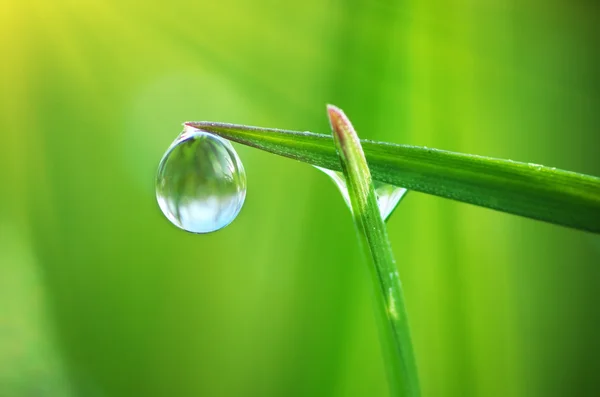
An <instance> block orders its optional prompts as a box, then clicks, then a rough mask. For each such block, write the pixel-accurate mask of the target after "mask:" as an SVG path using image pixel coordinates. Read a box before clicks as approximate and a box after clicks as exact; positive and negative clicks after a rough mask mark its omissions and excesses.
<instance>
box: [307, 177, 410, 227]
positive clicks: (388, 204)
mask: <svg viewBox="0 0 600 397" xmlns="http://www.w3.org/2000/svg"><path fill="white" fill-rule="evenodd" d="M315 168H317V169H320V170H321V171H323V172H324V173H325V174H327V175H329V177H330V178H331V179H332V180H333V182H334V183H335V185H336V186H337V187H338V189H340V193H342V197H343V198H344V201H345V202H346V204H347V205H348V208H350V210H352V204H351V203H350V196H349V195H348V188H347V186H346V178H344V174H342V173H341V172H338V171H333V170H329V169H327V168H321V167H317V166H315ZM373 187H374V188H375V196H376V197H377V206H378V207H379V213H380V214H381V217H382V218H383V220H384V221H385V220H386V219H388V218H389V217H390V215H391V214H392V212H394V210H395V209H396V207H397V206H398V203H400V200H401V199H402V197H404V195H405V194H406V192H407V190H406V189H405V188H403V187H398V186H394V185H390V184H389V183H384V182H380V181H373Z"/></svg>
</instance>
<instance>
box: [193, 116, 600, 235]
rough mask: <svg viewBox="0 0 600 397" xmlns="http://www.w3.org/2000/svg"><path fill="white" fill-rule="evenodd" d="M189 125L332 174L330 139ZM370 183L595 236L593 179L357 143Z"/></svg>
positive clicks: (598, 223)
mask: <svg viewBox="0 0 600 397" xmlns="http://www.w3.org/2000/svg"><path fill="white" fill-rule="evenodd" d="M186 124H189V125H191V126H194V127H196V128H199V129H202V130H205V131H208V132H211V133H214V134H217V135H220V136H222V137H224V138H227V139H230V140H232V141H235V142H239V143H242V144H245V145H249V146H253V147H256V148H259V149H262V150H266V151H268V152H271V153H275V154H278V155H281V156H285V157H290V158H293V159H296V160H300V161H304V162H307V163H310V164H313V165H317V166H320V167H325V168H329V169H333V170H336V171H340V170H341V167H340V164H339V162H338V161H337V156H336V153H335V149H334V145H333V142H332V138H331V137H330V136H327V135H321V134H315V133H312V132H299V131H287V130H279V129H273V128H259V127H248V126H242V125H235V124H224V123H213V122H188V123H186ZM361 145H362V147H363V150H364V152H365V156H366V158H367V161H368V163H369V168H370V170H371V174H372V175H373V178H374V179H376V180H379V181H382V182H386V183H390V184H392V185H396V186H402V187H406V188H408V189H411V190H416V191H420V192H424V193H429V194H434V195H437V196H441V197H446V198H450V199H454V200H458V201H463V202H466V203H471V204H475V205H479V206H482V207H487V208H492V209H496V210H499V211H504V212H508V213H512V214H517V215H522V216H526V217H529V218H533V219H538V220H542V221H546V222H551V223H555V224H558V225H563V226H569V227H573V228H576V229H581V230H587V231H591V232H595V233H598V232H600V178H597V177H594V176H590V175H585V174H578V173H575V172H569V171H563V170H559V169H556V168H550V167H545V166H542V165H539V164H527V163H520V162H517V161H512V160H503V159H495V158H490V157H483V156H476V155H470V154H462V153H453V152H449V151H445V150H438V149H429V148H425V147H418V146H410V145H398V144H392V143H387V142H375V141H361Z"/></svg>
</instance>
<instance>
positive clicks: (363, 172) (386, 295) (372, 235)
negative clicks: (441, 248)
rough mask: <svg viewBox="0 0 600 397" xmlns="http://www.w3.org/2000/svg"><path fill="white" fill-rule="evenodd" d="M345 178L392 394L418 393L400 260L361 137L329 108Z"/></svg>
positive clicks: (346, 120) (343, 116) (340, 113)
mask: <svg viewBox="0 0 600 397" xmlns="http://www.w3.org/2000/svg"><path fill="white" fill-rule="evenodd" d="M327 111H328V114H329V121H330V123H331V128H332V130H333V137H334V142H335V146H336V149H337V152H338V156H339V159H340V163H341V168H342V171H343V173H344V176H345V178H346V183H347V187H348V194H349V196H350V201H351V203H352V214H353V218H354V224H355V225H356V228H357V232H358V237H359V240H360V243H361V246H362V249H363V252H364V253H365V256H366V257H367V260H368V263H369V271H370V273H371V276H372V280H373V286H374V289H375V290H374V295H375V300H376V302H375V303H376V308H375V310H376V316H377V319H378V323H379V324H378V326H379V330H380V337H381V342H382V349H383V356H384V360H385V364H386V370H387V375H388V380H389V384H390V391H391V395H392V396H410V397H416V396H419V395H420V388H419V381H418V376H417V368H416V363H415V357H414V352H413V347H412V342H411V338H410V332H409V327H408V319H407V316H406V309H405V306H404V297H403V294H402V285H401V283H400V278H399V275H398V271H397V268H396V262H395V260H394V255H393V252H392V248H391V246H390V242H389V239H388V235H387V229H386V227H385V223H384V221H383V219H382V218H381V215H380V212H379V208H378V207H377V200H376V197H375V191H374V188H373V183H372V180H371V174H370V172H369V167H368V165H367V160H366V159H365V155H364V153H363V150H362V147H361V145H360V140H359V139H358V136H357V135H356V132H355V131H354V128H353V127H352V124H351V123H350V121H349V120H348V118H347V117H346V116H345V114H344V113H343V112H342V111H341V110H340V109H338V108H336V107H335V106H331V105H329V106H328V107H327Z"/></svg>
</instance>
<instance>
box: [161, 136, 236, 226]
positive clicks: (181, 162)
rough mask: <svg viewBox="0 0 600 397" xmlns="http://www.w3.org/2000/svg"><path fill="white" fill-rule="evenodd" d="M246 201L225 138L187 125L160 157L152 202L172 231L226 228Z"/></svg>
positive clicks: (228, 144) (233, 152) (233, 159)
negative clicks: (170, 225) (155, 200)
mask: <svg viewBox="0 0 600 397" xmlns="http://www.w3.org/2000/svg"><path fill="white" fill-rule="evenodd" d="M245 198H246V172H245V171H244V166H243V165H242V162H241V161H240V158H239V157H238V155H237V153H236V152H235V150H234V149H233V146H231V143H229V142H228V141H227V140H225V139H223V138H220V137H218V136H216V135H213V134H209V133H207V132H205V131H201V130H198V129H195V128H192V127H189V126H186V127H185V130H184V131H183V132H182V133H181V135H179V137H177V139H176V140H175V142H173V143H172V144H171V146H170V147H169V149H167V152H166V153H165V155H164V156H163V158H162V160H161V161H160V164H159V166H158V173H157V175H156V199H157V201H158V205H159V206H160V209H161V210H162V212H163V214H165V216H166V217H167V218H168V219H169V220H170V221H171V222H172V223H173V224H174V225H175V226H177V227H179V228H181V229H183V230H187V231H188V232H192V233H210V232H214V231H217V230H219V229H222V228H224V227H225V226H227V225H229V224H230V223H231V222H232V221H233V220H234V219H235V218H236V216H237V215H238V214H239V212H240V210H241V209H242V205H243V204H244V199H245Z"/></svg>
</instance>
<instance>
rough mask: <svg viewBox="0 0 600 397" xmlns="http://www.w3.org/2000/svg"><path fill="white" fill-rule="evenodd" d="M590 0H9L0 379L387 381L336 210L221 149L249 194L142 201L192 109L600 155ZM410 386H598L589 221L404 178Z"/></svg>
mask: <svg viewBox="0 0 600 397" xmlns="http://www.w3.org/2000/svg"><path fill="white" fill-rule="evenodd" d="M599 21H600V12H599V7H598V6H597V3H596V2H594V1H583V0H576V1H568V0H555V1H547V0H544V1H541V0H539V1H538V0H524V1H517V0H510V1H509V0H492V1H468V0H466V1H465V0H453V1H447V2H443V1H437V0H421V1H417V0H413V1H404V2H395V1H354V2H352V1H342V0H337V1H333V0H332V1H320V0H319V1H318V0H305V1H302V2H276V1H267V0H254V1H242V0H221V1H217V2H213V1H196V2H187V1H182V0H171V1H169V2H159V1H146V2H141V1H137V0H136V1H132V0H126V1H118V0H104V1H102V0H88V1H84V0H79V1H77V0H56V1H48V0H37V1H36V0H26V1H18V0H0V54H1V61H0V106H1V107H0V131H1V133H0V169H1V170H2V171H1V176H2V179H1V180H2V185H1V186H2V187H1V189H2V190H1V194H0V396H3V397H4V396H7V397H25V396H27V397H29V396H65V397H72V396H91V397H112V396H165V397H166V396H386V395H387V386H386V381H385V376H384V371H383V365H382V362H381V357H380V352H379V344H378V340H377V331H376V328H375V325H374V318H373V315H372V306H371V300H370V295H369V293H370V292H369V288H370V286H369V285H368V284H367V281H368V278H367V277H366V275H367V273H366V270H365V268H364V264H363V263H362V262H361V259H360V258H361V256H360V251H359V250H358V247H357V246H356V239H355V231H354V229H353V225H352V222H351V219H350V216H349V211H348V210H347V208H346V207H345V206H344V204H343V201H342V198H341V196H340V195H339V193H338V192H337V190H336V188H335V186H334V185H333V183H332V182H331V181H329V180H328V179H327V177H326V176H325V175H324V174H321V173H319V172H318V171H316V170H314V169H313V168H312V167H310V166H307V165H305V164H301V163H299V162H295V161H292V160H289V159H284V158H280V157H276V156H274V155H270V154H267V153H263V152H260V151H258V150H254V149H251V148H247V147H240V146H239V145H237V146H236V148H237V149H238V152H239V154H240V157H241V158H242V160H243V162H244V165H245V168H246V171H247V176H248V195H247V199H246V205H245V207H244V208H243V210H242V212H241V214H240V216H239V217H238V219H237V220H236V221H235V222H234V223H233V224H232V225H231V226H229V227H227V228H225V229H224V230H221V231H219V232H217V233H214V234H211V235H202V236H198V235H192V234H187V233H185V232H182V231H180V230H178V229H177V228H175V227H174V226H172V225H171V224H170V223H169V222H168V221H167V220H166V218H165V217H164V216H163V215H162V214H161V213H160V211H159V209H158V205H157V204H156V199H155V196H154V185H153V184H154V177H155V172H156V168H157V165H158V161H159V160H160V158H161V156H162V154H163V152H164V151H165V150H166V148H167V147H168V145H169V144H170V143H171V142H172V140H173V139H174V138H175V137H176V136H177V135H178V133H179V132H180V131H181V128H182V127H181V123H182V122H183V121H186V120H214V121H225V122H233V123H244V124H249V125H259V126H265V127H278V128H288V129H296V130H310V131H315V132H321V133H327V132H328V131H329V127H328V122H327V118H326V114H325V104H326V103H333V104H336V105H338V106H340V107H341V108H343V109H344V110H345V111H346V113H347V114H348V115H349V117H350V118H351V119H352V120H353V123H354V125H355V127H356V128H357V130H358V132H359V134H360V135H361V136H362V137H363V138H371V139H379V140H388V141H392V142H398V143H408V144H415V145H424V146H430V147H437V148H441V149H448V150H454V151H461V152H469V153H476V154H482V155H488V156H495V157H504V158H510V159H514V160H521V161H527V162H534V163H540V164H544V165H549V166H554V167H559V168H564V169H569V170H573V171H578V172H584V173H588V174H594V175H600V139H599V138H600V136H599V126H600V78H599V77H598V70H600V61H599V60H600V56H599V50H598V48H599V46H598V43H599V40H598V38H599V37H600V23H599ZM388 224H389V233H390V236H391V239H392V244H393V246H394V250H395V253H396V256H397V261H398V266H399V269H400V274H401V277H402V278H403V283H404V288H405V291H406V299H407V304H408V311H409V315H410V320H411V328H412V331H413V339H414V343H415V349H416V354H417V360H418V367H419V371H420V376H421V380H422V387H423V392H424V393H423V394H424V396H583V395H586V396H588V395H598V394H599V393H600V376H599V375H598V374H599V373H600V358H599V357H600V342H599V339H598V331H597V330H598V327H599V326H600V304H599V302H600V266H599V264H600V239H599V238H598V236H596V235H592V234H588V233H583V232H578V231H574V230H569V229H566V228H562V227H558V226H553V225H549V224H544V223H540V222H536V221H532V220H528V219H524V218H519V217H516V216H512V215H507V214H502V213H498V212H494V211H491V210H487V209H482V208H478V207H474V206H470V205H466V204H461V203H456V202H452V201H449V200H445V199H441V198H437V197H432V196H427V195H423V194H420V193H414V192H413V193H409V195H408V196H407V197H406V199H405V200H404V201H403V202H402V203H401V205H400V206H399V208H398V209H397V210H396V212H395V213H394V215H393V216H392V218H391V219H390V221H389V223H388Z"/></svg>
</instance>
